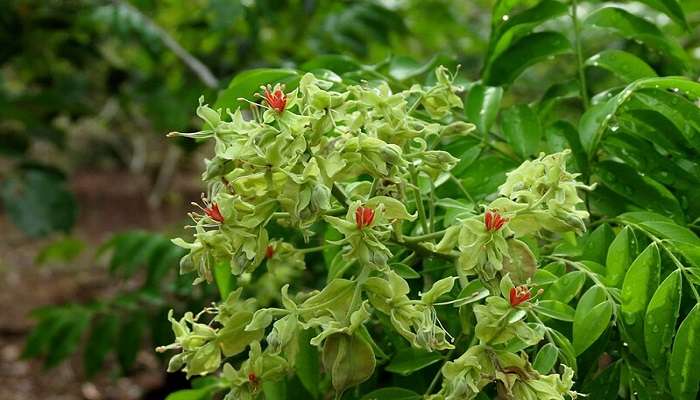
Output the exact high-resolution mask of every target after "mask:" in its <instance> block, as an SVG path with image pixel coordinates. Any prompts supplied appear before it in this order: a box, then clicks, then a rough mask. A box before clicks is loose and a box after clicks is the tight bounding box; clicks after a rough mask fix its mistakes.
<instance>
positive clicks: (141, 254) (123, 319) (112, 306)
mask: <svg viewBox="0 0 700 400" xmlns="http://www.w3.org/2000/svg"><path fill="white" fill-rule="evenodd" d="M76 244H78V245H80V244H79V242H78V243H76V240H75V239H73V240H66V241H63V242H61V243H57V244H56V245H54V246H52V248H51V250H50V251H48V252H46V251H45V252H44V253H42V255H41V256H40V259H39V260H38V262H41V260H45V259H47V258H56V257H57V256H58V257H65V255H63V254H62V253H65V252H66V251H67V252H74V251H75V250H72V249H74V248H75V246H76ZM59 246H60V247H59ZM66 247H67V249H66ZM52 253H53V254H52ZM106 253H109V254H110V257H109V259H108V262H107V264H108V267H109V272H110V278H111V279H112V280H113V281H114V282H116V283H118V285H115V286H116V287H117V290H116V291H115V293H114V295H113V296H111V297H110V298H104V299H100V300H95V301H93V302H91V303H89V304H65V305H61V306H47V307H43V308H40V309H37V310H35V311H34V312H33V317H34V318H35V319H36V320H37V325H36V327H35V328H34V330H33V331H32V333H31V334H30V335H29V337H28V339H27V343H26V347H25V351H24V356H25V357H43V358H44V360H45V365H46V366H47V367H52V366H55V365H56V364H58V363H60V362H61V361H62V360H64V359H65V358H66V357H68V356H70V355H72V354H73V353H74V352H77V351H81V353H82V360H83V369H84V372H85V375H86V376H87V377H91V376H92V375H94V374H95V373H97V372H98V371H100V370H103V368H104V367H103V364H104V361H105V360H106V359H107V358H108V357H110V355H113V356H114V358H115V359H116V360H117V361H118V363H119V365H120V367H121V368H120V369H121V371H122V372H128V371H129V370H130V369H131V367H132V365H133V363H134V361H135V360H136V355H137V353H138V351H139V350H140V349H141V348H142V346H143V344H144V343H145V342H147V343H153V344H160V343H164V342H166V341H168V340H171V339H172V336H171V334H170V332H168V325H167V323H165V324H164V322H165V317H166V315H167V309H168V308H170V307H172V306H173V305H174V304H177V303H180V302H182V300H181V299H182V298H185V299H187V300H186V301H185V302H184V303H183V305H184V306H186V307H201V306H202V304H205V303H206V301H207V299H211V298H212V297H213V296H212V292H211V290H207V289H206V288H202V290H192V288H191V285H190V284H189V282H188V281H187V279H183V278H182V277H178V276H177V275H176V274H173V267H174V266H176V265H177V262H178V260H179V258H180V257H182V255H183V252H182V250H181V249H179V248H178V247H176V246H174V245H173V244H172V243H170V241H169V240H168V239H167V238H165V237H164V236H163V235H158V234H152V233H147V232H142V231H133V232H126V233H121V234H118V235H116V236H114V237H113V238H112V239H110V240H109V241H107V242H106V243H104V244H103V245H102V246H101V248H100V250H99V254H98V256H100V255H101V254H106ZM142 267H143V269H144V271H139V269H141V268H142Z"/></svg>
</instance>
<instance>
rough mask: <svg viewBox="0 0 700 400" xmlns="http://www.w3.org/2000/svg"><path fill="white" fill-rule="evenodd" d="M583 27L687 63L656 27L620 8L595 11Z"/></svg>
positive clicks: (683, 56)
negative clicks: (622, 38)
mask: <svg viewBox="0 0 700 400" xmlns="http://www.w3.org/2000/svg"><path fill="white" fill-rule="evenodd" d="M584 26H587V27H591V26H595V27H598V28H605V29H609V30H612V31H614V32H615V33H617V34H618V35H620V36H623V37H625V38H627V39H633V40H638V41H641V42H643V43H645V44H646V45H648V46H650V47H652V48H655V49H658V50H661V51H663V52H665V53H666V54H667V55H668V56H670V57H672V58H673V59H675V61H676V62H678V63H679V64H681V65H685V64H686V63H687V62H688V56H687V55H686V54H685V52H684V50H683V49H682V48H681V47H680V46H679V45H678V44H677V43H676V42H675V41H673V40H671V39H669V38H667V37H666V36H665V35H664V34H663V32H661V30H660V29H659V28H658V27H657V26H656V25H654V24H653V23H651V22H650V21H648V20H646V19H644V18H642V17H639V16H636V15H634V14H632V13H630V12H628V11H625V10H623V9H621V8H617V7H604V8H601V9H599V10H596V11H594V12H593V13H591V14H590V15H589V16H588V17H587V18H586V20H585V22H584Z"/></svg>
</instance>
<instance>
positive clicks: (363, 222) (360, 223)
mask: <svg viewBox="0 0 700 400" xmlns="http://www.w3.org/2000/svg"><path fill="white" fill-rule="evenodd" d="M372 222H374V210H373V209H372V208H370V207H362V206H361V207H357V210H355V224H357V228H358V229H363V228H365V227H368V226H370V225H372Z"/></svg>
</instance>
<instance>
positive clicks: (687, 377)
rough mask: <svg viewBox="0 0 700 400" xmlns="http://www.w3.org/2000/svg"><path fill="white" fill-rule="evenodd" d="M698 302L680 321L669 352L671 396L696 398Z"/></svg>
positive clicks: (699, 333)
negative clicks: (671, 349)
mask: <svg viewBox="0 0 700 400" xmlns="http://www.w3.org/2000/svg"><path fill="white" fill-rule="evenodd" d="M698 338H700V304H696V305H695V306H694V307H693V309H692V310H690V312H689V313H688V315H687V316H686V317H685V319H684V320H683V322H681V326H680V328H678V333H676V339H675V340H674V342H673V351H672V352H671V364H670V369H669V386H670V387H671V393H672V394H673V398H674V399H677V400H696V399H697V396H698V384H700V342H698Z"/></svg>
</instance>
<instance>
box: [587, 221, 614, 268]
mask: <svg viewBox="0 0 700 400" xmlns="http://www.w3.org/2000/svg"><path fill="white" fill-rule="evenodd" d="M613 240H615V233H614V232H613V231H612V229H611V228H610V225H608V224H601V225H600V226H599V227H597V228H596V229H595V230H594V231H593V232H591V233H590V235H589V236H588V238H587V239H586V242H585V245H584V247H583V255H582V258H583V259H584V260H590V261H595V262H597V263H598V264H605V259H606V258H607V253H608V247H610V245H611V244H612V242H613Z"/></svg>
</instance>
